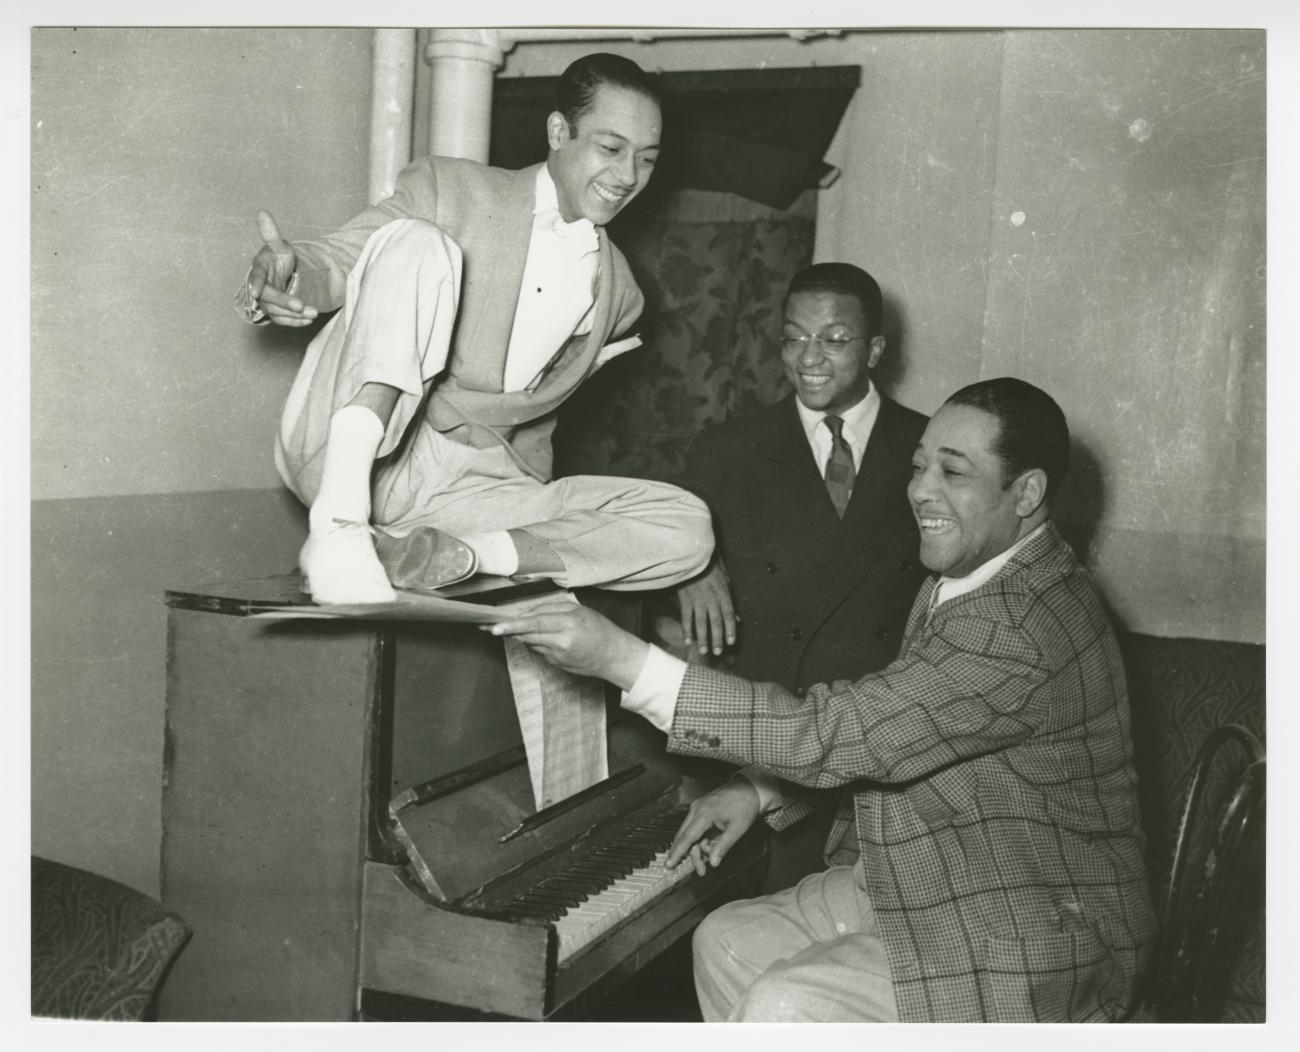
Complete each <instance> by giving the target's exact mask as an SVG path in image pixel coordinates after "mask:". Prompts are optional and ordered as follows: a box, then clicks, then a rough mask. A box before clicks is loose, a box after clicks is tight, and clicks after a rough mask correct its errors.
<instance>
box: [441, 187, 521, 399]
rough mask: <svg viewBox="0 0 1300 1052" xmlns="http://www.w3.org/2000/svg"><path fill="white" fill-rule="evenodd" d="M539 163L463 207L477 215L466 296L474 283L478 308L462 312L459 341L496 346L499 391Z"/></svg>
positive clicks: (476, 193) (482, 191)
mask: <svg viewBox="0 0 1300 1052" xmlns="http://www.w3.org/2000/svg"><path fill="white" fill-rule="evenodd" d="M538 167H539V165H533V166H531V167H529V168H523V169H520V170H519V171H518V172H516V173H514V178H513V179H511V180H510V181H509V183H508V184H507V185H506V188H505V190H504V191H503V192H501V193H491V192H489V191H487V188H486V186H485V187H481V188H479V189H478V190H477V191H474V192H473V197H472V199H471V200H469V201H467V202H463V207H465V208H466V209H468V210H470V211H472V212H474V213H476V214H477V215H478V216H479V220H478V223H477V224H476V226H477V228H478V229H477V236H476V237H475V238H474V241H475V242H476V245H475V248H476V249H477V251H475V252H474V258H473V259H472V260H468V261H467V262H466V266H465V298H468V297H469V294H470V286H471V283H473V285H474V286H475V287H476V292H477V295H476V296H475V299H476V301H477V302H478V303H479V304H480V305H481V309H480V310H478V311H475V312H474V313H473V316H472V317H471V318H469V319H465V318H464V313H465V312H464V311H462V312H461V313H462V323H463V322H464V321H465V320H468V321H469V322H470V329H469V331H468V332H466V333H465V334H464V337H463V341H462V339H458V340H457V343H458V344H460V345H461V346H464V347H500V355H501V361H500V372H499V375H498V376H497V377H496V380H497V389H498V390H500V388H501V386H502V383H503V380H504V377H505V368H506V349H507V347H508V346H509V344H510V330H511V329H512V328H513V327H514V321H515V309H516V308H517V307H518V305H519V286H520V284H521V283H522V282H523V280H524V262H525V261H526V260H527V258H528V244H529V241H530V240H531V239H532V235H533V205H534V203H535V199H536V182H537V169H538ZM467 254H468V253H467Z"/></svg>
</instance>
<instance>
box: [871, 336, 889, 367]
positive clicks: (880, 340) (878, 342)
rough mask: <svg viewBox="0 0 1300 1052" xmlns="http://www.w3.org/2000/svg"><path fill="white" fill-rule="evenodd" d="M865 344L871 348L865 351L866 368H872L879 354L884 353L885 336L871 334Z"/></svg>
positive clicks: (878, 359)
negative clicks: (869, 339) (869, 340)
mask: <svg viewBox="0 0 1300 1052" xmlns="http://www.w3.org/2000/svg"><path fill="white" fill-rule="evenodd" d="M867 346H868V347H870V348H871V349H870V350H869V351H868V352H867V368H868V369H874V368H875V367H876V363H877V362H878V361H880V356H881V355H882V354H884V353H885V338H884V337H883V336H873V337H871V342H870V343H869V344H868V345H867Z"/></svg>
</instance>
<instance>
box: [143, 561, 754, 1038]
mask: <svg viewBox="0 0 1300 1052" xmlns="http://www.w3.org/2000/svg"><path fill="white" fill-rule="evenodd" d="M549 587H550V586H549V585H544V584H543V585H536V584H532V585H520V584H518V583H516V582H510V581H503V580H501V579H494V578H484V579H476V580H475V581H472V582H468V583H467V584H466V585H463V586H460V589H459V593H460V594H458V595H457V596H456V597H457V598H462V599H468V600H471V601H480V602H488V603H495V602H502V601H508V600H512V599H517V598H521V597H523V596H524V595H526V594H530V593H531V592H535V591H537V590H539V589H542V590H544V589H547V588H549ZM582 598H583V600H584V602H588V603H590V604H592V605H595V606H597V607H599V608H600V609H602V610H603V611H604V612H605V613H607V614H609V615H610V616H613V617H615V618H616V619H617V620H620V622H621V623H623V624H625V625H627V626H628V627H631V628H635V627H636V624H637V619H638V610H639V607H638V604H637V601H636V599H635V597H634V596H628V595H614V594H613V593H600V592H593V593H589V594H584V596H583V597H582ZM166 602H167V605H168V630H167V631H168V666H167V724H166V743H165V767H166V770H165V775H164V791H163V873H162V898H163V902H164V904H165V905H166V906H167V907H168V908H169V909H173V910H175V911H176V912H177V913H178V914H179V915H181V916H183V917H184V918H185V920H186V922H187V923H188V924H189V925H190V926H191V927H192V928H193V929H194V937H193V940H192V942H191V944H190V946H189V948H188V949H187V951H186V953H185V954H184V955H183V956H182V957H181V958H180V959H179V960H178V962H177V964H176V967H175V970H174V972H173V974H172V975H171V977H170V978H169V980H168V983H167V986H166V987H165V988H164V992H163V998H162V1002H161V1005H160V1010H159V1015H160V1018H161V1019H164V1020H169V1019H171V1020H181V1019H187V1020H246V1021H252V1020H299V1021H305V1020H346V1019H358V1018H361V1019H365V1018H394V1017H402V1018H502V1017H504V1018H517V1019H548V1018H566V1019H567V1018H581V1017H582V1011H583V1005H584V1004H589V1003H591V1001H592V999H593V998H599V997H600V996H601V993H602V991H606V990H608V989H610V988H611V987H612V986H614V985H616V984H617V983H619V982H620V981H622V980H623V979H625V978H627V977H628V976H630V975H631V974H633V973H634V972H635V971H636V970H637V969H639V968H640V967H642V966H643V965H644V964H646V963H647V962H649V961H650V960H651V959H653V958H654V957H655V956H656V955H657V954H658V953H660V952H662V951H663V950H664V949H666V948H667V947H668V946H670V945H672V943H674V942H675V941H676V940H678V939H679V938H681V937H683V936H685V935H686V934H688V933H689V932H690V930H691V929H692V928H693V927H694V925H695V924H696V923H698V922H699V920H700V919H701V918H702V917H703V916H704V914H705V913H706V912H708V910H710V909H712V908H714V907H715V906H716V905H719V904H721V903H722V902H725V901H727V900H729V899H731V898H735V897H737V896H740V895H748V894H753V893H755V891H756V890H757V887H758V884H759V882H760V880H761V876H762V868H763V864H764V857H763V852H764V849H763V846H762V842H761V839H760V838H752V839H747V841H746V842H745V843H744V845H743V847H742V846H738V847H737V848H736V849H734V850H733V852H732V853H731V857H730V858H729V859H728V860H727V863H726V864H725V865H724V866H723V867H721V868H720V869H719V870H717V871H715V872H712V873H710V874H709V875H708V876H707V877H704V878H691V879H689V880H687V881H685V882H684V883H682V884H680V885H678V886H677V887H676V888H675V889H673V890H672V891H671V892H670V893H668V894H666V895H664V896H662V898H660V899H657V900H655V902H654V903H653V904H652V905H650V906H648V907H646V908H644V909H642V910H641V911H640V912H638V913H635V914H633V915H632V916H631V917H630V918H628V919H626V920H625V921H623V922H622V923H621V924H619V925H618V927H616V928H615V929H613V930H611V931H610V932H609V933H607V934H606V935H605V936H603V937H602V938H600V939H598V940H597V941H595V942H593V943H592V944H591V945H589V946H586V947H584V948H583V949H582V950H581V951H579V952H577V953H575V954H574V955H573V956H572V957H570V958H569V959H568V960H566V961H564V962H563V963H562V964H560V963H557V939H556V935H555V932H554V929H553V927H552V925H550V924H549V923H547V922H546V921H544V920H538V919H536V918H530V917H518V916H512V915H510V914H508V913H501V912H500V911H495V910H493V909H491V908H487V907H486V906H484V902H485V901H486V900H487V899H490V895H486V896H485V895H484V894H481V893H476V892H479V891H480V889H481V888H482V887H483V886H484V885H487V886H489V887H490V886H491V885H492V884H493V883H494V882H499V881H500V880H503V879H509V878H512V879H514V880H516V881H518V880H519V879H521V878H520V876H519V874H520V872H521V871H523V872H525V873H526V871H527V870H528V867H529V865H530V864H531V862H532V855H531V854H530V853H535V854H536V856H537V858H538V859H539V860H544V859H546V858H553V857H554V856H555V855H556V854H557V853H563V852H565V851H572V850H575V845H579V844H580V843H581V842H582V841H583V839H584V838H585V837H587V836H590V835H591V834H592V832H593V831H594V830H595V831H598V830H599V828H600V826H601V825H603V824H605V823H607V822H610V821H616V820H617V819H618V818H619V816H620V815H621V814H623V813H624V812H625V811H626V810H627V808H628V807H630V806H631V805H632V804H633V803H635V802H636V801H634V800H633V799H632V797H633V796H636V794H637V793H640V794H641V795H643V796H647V797H650V796H655V795H658V794H662V793H664V792H665V791H671V787H672V786H673V784H675V782H676V772H675V768H674V767H673V764H672V761H671V759H669V758H668V757H666V756H665V754H664V751H663V736H662V735H661V734H659V733H658V732H655V731H654V730H653V729H652V728H650V727H649V725H648V724H646V723H645V722H644V721H642V720H640V719H636V718H633V717H628V716H626V715H625V714H622V713H621V712H620V711H619V710H618V708H617V704H616V698H614V697H612V696H611V699H610V710H609V711H610V727H609V737H610V756H611V765H610V770H611V775H612V776H613V775H615V774H617V773H618V772H620V771H622V772H625V774H624V776H623V779H622V781H621V782H619V783H618V785H615V786H613V787H611V789H610V790H609V791H608V792H605V791H601V792H597V793H594V794H591V799H589V800H586V801H584V802H582V803H581V805H580V806H578V807H574V808H570V809H568V810H566V811H565V812H564V813H563V814H562V815H561V816H560V817H559V818H558V819H557V820H555V821H554V822H547V823H544V824H543V825H541V826H539V827H538V828H537V829H533V830H529V832H528V833H527V834H526V835H524V836H520V837H519V838H518V839H517V840H512V841H510V842H509V843H508V844H506V845H504V846H503V844H502V836H503V834H505V833H507V832H509V830H510V828H511V827H512V824H513V823H514V822H515V819H516V818H517V817H518V813H519V811H520V808H521V807H522V805H521V804H519V803H518V801H517V800H515V802H514V803H511V802H510V801H511V800H514V799H515V798H516V797H518V795H519V793H518V790H517V788H516V789H512V790H510V792H506V793H504V794H503V793H502V792H499V791H497V789H495V788H494V787H493V786H494V783H493V781H492V779H494V778H495V779H497V780H499V781H501V780H503V781H504V782H507V783H510V784H512V785H513V784H514V783H515V782H517V781H518V779H520V778H523V779H524V780H525V781H526V767H523V766H521V763H522V749H521V745H520V735H519V727H518V720H517V718H516V716H515V713H514V707H513V701H512V696H511V691H510V686H509V680H508V677H507V674H506V670H505V662H504V659H503V655H502V651H501V644H500V641H498V640H496V639H494V638H492V637H490V636H488V635H486V634H484V633H482V632H480V631H478V630H477V629H475V628H474V627H472V626H464V625H452V624H433V623H428V622H420V623H405V622H393V621H383V622H380V621H375V622H366V621H355V620H338V621H322V620H311V621H307V620H304V621H268V620H264V619H260V618H256V617H253V616H251V615H253V614H254V613H256V612H257V611H258V610H259V609H262V608H264V607H265V606H268V605H278V604H282V603H285V602H305V600H304V599H303V597H302V596H301V595H300V594H299V593H298V591H297V579H296V578H294V577H284V578H273V579H269V580H262V581H243V582H234V583H231V584H223V585H213V586H202V587H198V588H184V589H174V590H171V591H169V592H168V593H167V596H166ZM612 694H613V692H611V695H612ZM512 755H513V756H514V757H515V762H513V763H507V764H506V765H505V766H504V768H503V766H502V763H501V760H502V758H503V757H506V758H510V757H511V756H512ZM494 765H495V766H494ZM485 768H486V769H487V770H488V772H489V773H488V775H487V776H486V777H485V776H484V775H483V770H484V769H485ZM634 769H639V770H640V773H638V772H637V770H634ZM629 771H632V774H627V773H626V772H629ZM616 781H617V780H616ZM430 783H435V784H436V785H438V786H441V787H442V788H443V789H447V790H448V792H445V793H441V794H435V795H441V796H443V797H445V801H446V802H444V803H443V804H440V805H438V806H443V807H444V808H445V814H443V815H441V816H439V817H437V819H436V821H434V822H433V823H432V825H436V826H438V828H439V830H440V831H439V832H438V833H437V835H436V836H435V837H434V839H433V840H432V841H431V845H432V846H431V847H429V848H428V849H427V854H428V855H429V856H430V858H431V859H432V861H429V860H423V861H425V862H426V863H427V864H428V865H430V866H431V867H432V868H433V869H434V870H436V871H437V873H438V877H439V880H440V881H441V882H442V885H445V886H442V885H440V887H441V890H442V892H443V897H442V898H441V899H440V898H439V897H438V896H437V895H435V894H433V893H431V892H430V890H429V889H428V887H427V886H426V884H427V881H422V880H421V879H420V878H419V875H418V874H417V872H416V869H415V867H414V866H413V864H412V859H411V857H410V855H409V854H408V843H409V838H408V840H407V842H406V843H404V841H403V838H402V837H400V836H398V835H397V830H396V829H395V825H394V821H393V816H392V814H391V813H390V803H391V802H392V801H393V800H394V799H395V798H403V799H409V798H410V794H411V791H415V790H418V789H419V788H420V787H427V786H428V785H429V784H430ZM634 785H635V786H644V788H643V789H631V788H628V786H634ZM403 794H406V796H405V797H403ZM476 794H477V795H476ZM503 801H504V802H503ZM453 845H455V847H454V849H453ZM512 875H513V877H512Z"/></svg>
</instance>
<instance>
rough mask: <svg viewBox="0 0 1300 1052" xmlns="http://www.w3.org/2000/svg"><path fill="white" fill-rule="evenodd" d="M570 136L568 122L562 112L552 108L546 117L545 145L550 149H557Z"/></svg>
mask: <svg viewBox="0 0 1300 1052" xmlns="http://www.w3.org/2000/svg"><path fill="white" fill-rule="evenodd" d="M570 138H571V136H570V135H569V122H568V121H566V120H565V119H564V114H562V113H561V112H560V111H559V110H552V111H551V115H550V116H549V117H547V118H546V145H547V146H549V147H550V148H551V149H552V150H558V149H559V148H560V147H561V146H563V145H564V144H565V143H566V142H568V141H569V139H570Z"/></svg>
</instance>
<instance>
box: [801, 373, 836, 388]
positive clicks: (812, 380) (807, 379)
mask: <svg viewBox="0 0 1300 1052" xmlns="http://www.w3.org/2000/svg"><path fill="white" fill-rule="evenodd" d="M799 379H800V380H802V381H803V382H804V383H806V384H810V385H811V386H813V387H820V386H821V385H822V384H828V383H830V382H831V378H830V377H829V376H809V375H808V374H807V373H800V374H799Z"/></svg>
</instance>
